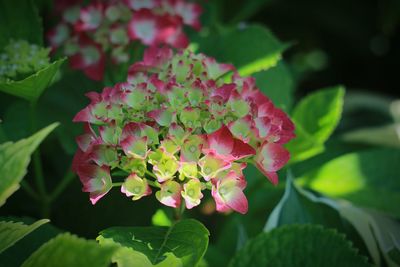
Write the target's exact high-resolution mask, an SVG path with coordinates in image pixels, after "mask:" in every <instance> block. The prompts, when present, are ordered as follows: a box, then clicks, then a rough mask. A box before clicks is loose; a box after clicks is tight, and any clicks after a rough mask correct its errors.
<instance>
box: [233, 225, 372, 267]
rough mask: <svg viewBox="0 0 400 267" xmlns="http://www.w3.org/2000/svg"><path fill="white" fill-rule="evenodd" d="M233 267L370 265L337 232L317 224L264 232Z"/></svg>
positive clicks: (284, 227) (252, 241) (253, 241)
mask: <svg viewBox="0 0 400 267" xmlns="http://www.w3.org/2000/svg"><path fill="white" fill-rule="evenodd" d="M230 266H231V267H242V266H243V267H250V266H263V267H268V266H273V267H284V266H285V267H286V266H287V267H296V266H299V267H300V266H313V267H318V266H341V267H347V266H349V267H355V266H360V267H361V266H362V267H364V266H370V265H369V264H368V263H367V261H366V258H364V257H362V256H359V255H358V254H357V250H356V249H354V248H353V247H352V245H351V243H350V242H349V241H347V240H346V239H345V237H344V235H342V234H338V233H337V232H336V231H334V230H327V229H324V228H322V227H321V226H314V225H290V226H283V227H280V228H277V229H274V230H273V231H271V232H269V233H262V234H260V235H259V236H257V237H256V238H254V239H253V240H251V241H249V242H248V243H247V245H246V246H245V247H244V248H243V249H242V250H241V251H239V252H238V253H237V254H236V256H235V257H234V258H233V259H232V261H231V264H230Z"/></svg>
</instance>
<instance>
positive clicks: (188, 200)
mask: <svg viewBox="0 0 400 267" xmlns="http://www.w3.org/2000/svg"><path fill="white" fill-rule="evenodd" d="M181 194H182V197H183V198H184V199H185V205H186V208H187V209H191V208H193V207H195V206H198V205H199V204H200V201H201V199H202V198H203V194H202V193H201V183H200V181H199V180H198V179H190V180H189V182H187V183H185V184H184V185H183V190H182V192H181Z"/></svg>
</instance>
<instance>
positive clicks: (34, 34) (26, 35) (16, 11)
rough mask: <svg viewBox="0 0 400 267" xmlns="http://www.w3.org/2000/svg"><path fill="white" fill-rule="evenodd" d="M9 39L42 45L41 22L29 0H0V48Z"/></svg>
mask: <svg viewBox="0 0 400 267" xmlns="http://www.w3.org/2000/svg"><path fill="white" fill-rule="evenodd" d="M10 39H15V40H18V39H22V40H26V41H28V42H29V43H34V44H38V45H43V29H42V21H41V19H40V17H39V14H38V11H37V9H36V6H35V5H34V3H33V1H31V0H13V1H9V0H0V48H2V47H3V46H5V45H7V44H8V42H9V41H10Z"/></svg>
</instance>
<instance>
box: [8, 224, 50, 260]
mask: <svg viewBox="0 0 400 267" xmlns="http://www.w3.org/2000/svg"><path fill="white" fill-rule="evenodd" d="M47 222H49V220H47V219H42V220H39V221H37V222H35V223H33V224H31V225H26V224H24V223H22V222H12V221H0V253H2V252H3V251H4V250H6V249H7V248H9V247H11V246H12V245H14V244H15V243H16V242H18V241H19V240H21V239H22V238H24V237H25V236H26V235H28V234H29V233H31V232H33V231H35V230H36V229H37V228H38V227H40V226H41V225H42V224H45V223H47Z"/></svg>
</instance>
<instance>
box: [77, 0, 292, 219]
mask: <svg viewBox="0 0 400 267" xmlns="http://www.w3.org/2000/svg"><path fill="white" fill-rule="evenodd" d="M131 4H132V6H134V7H135V8H140V5H139V4H138V2H135V1H131ZM143 4H144V2H143ZM228 72H233V76H232V79H231V81H230V82H226V79H225V78H221V77H222V76H224V75H225V74H228ZM87 96H88V97H89V99H90V104H89V105H88V106H87V107H86V108H84V109H83V110H82V111H80V112H79V113H78V114H77V115H76V116H75V118H74V121H75V122H83V123H85V133H84V134H83V135H81V136H79V137H78V138H77V142H78V145H79V149H78V151H77V153H76V155H75V160H74V170H75V171H76V172H77V174H78V175H79V176H80V177H81V181H82V183H83V188H84V191H87V192H90V194H91V198H92V199H94V200H95V201H93V200H92V202H93V203H95V202H96V201H97V200H98V199H99V198H100V197H102V196H104V194H105V193H107V192H108V190H109V189H110V188H111V186H112V185H113V183H114V186H119V185H121V184H122V187H121V191H122V192H123V193H124V194H126V195H127V196H129V197H132V199H133V200H138V199H140V198H142V197H145V196H148V195H150V194H151V193H152V191H151V189H150V187H154V188H155V190H156V191H155V195H156V198H157V199H158V201H160V202H161V203H162V204H164V205H167V206H170V207H174V208H177V207H180V206H181V205H185V206H186V208H188V209H191V208H193V207H195V206H198V205H200V204H201V200H202V198H203V191H204V190H211V195H212V197H213V198H214V200H215V203H216V210H217V211H220V212H226V211H230V210H234V211H237V212H239V213H246V212H247V209H248V204H247V199H246V196H245V194H244V189H245V187H246V179H245V177H244V175H243V170H244V169H245V168H246V166H247V164H248V163H251V164H253V165H255V166H256V167H257V168H259V170H260V171H261V172H262V173H263V174H265V175H266V176H267V177H268V179H269V180H270V181H271V182H272V183H274V184H276V183H277V182H278V175H277V171H278V170H280V169H281V168H282V167H283V166H284V165H285V164H286V163H287V161H288V160H289V152H288V151H287V150H286V149H285V148H284V146H283V145H284V144H285V143H287V142H288V141H289V140H290V139H292V138H293V137H294V125H293V123H292V122H291V121H290V119H289V118H288V116H287V115H286V114H285V113H284V112H283V111H281V110H280V109H278V108H276V107H275V106H274V105H273V103H272V102H271V101H270V100H269V99H268V98H267V97H266V96H265V95H263V94H262V93H261V92H260V90H259V89H258V88H257V87H256V85H255V80H254V79H253V78H251V77H240V76H239V75H238V74H237V73H236V70H235V68H234V67H233V66H231V65H228V64H219V63H217V62H216V61H215V60H214V59H212V58H209V57H207V56H205V55H203V54H194V53H192V52H190V51H188V50H179V51H178V52H174V51H173V50H172V49H170V48H166V47H163V48H157V47H151V48H149V49H147V50H146V51H145V53H144V59H143V61H140V62H136V63H134V64H133V65H132V66H131V67H130V68H129V74H128V78H127V82H124V83H120V84H116V85H115V86H113V87H107V88H105V89H104V90H103V92H101V93H95V92H91V93H88V94H87ZM82 164H83V165H85V166H86V165H89V166H92V167H91V168H94V169H95V170H96V172H94V174H91V175H88V174H87V172H82V171H81V170H80V169H81V167H80V165H82ZM100 170H101V172H100ZM99 173H101V175H100V174H99ZM106 174H107V175H106ZM121 176H122V177H121ZM120 179H124V180H123V181H121V180H120ZM111 180H112V181H111Z"/></svg>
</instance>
